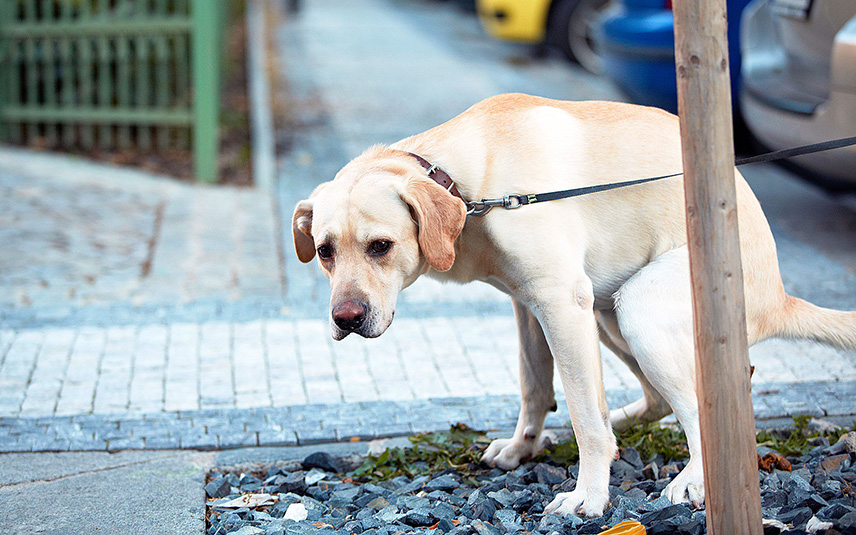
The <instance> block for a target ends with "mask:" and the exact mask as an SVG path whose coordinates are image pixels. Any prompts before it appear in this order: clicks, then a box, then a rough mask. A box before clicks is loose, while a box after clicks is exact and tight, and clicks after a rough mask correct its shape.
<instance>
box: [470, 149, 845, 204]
mask: <svg viewBox="0 0 856 535" xmlns="http://www.w3.org/2000/svg"><path fill="white" fill-rule="evenodd" d="M850 145H856V136H853V137H845V138H842V139H833V140H831V141H824V142H822V143H814V144H812V145H804V146H802V147H795V148H792V149H782V150H776V151H772V152H767V153H764V154H759V155H758V156H750V157H749V158H739V159H737V161H735V162H734V165H736V166H741V165H748V164H751V163H763V162H772V161H776V160H784V159H785V158H793V157H794V156H802V155H804V154H812V153H815V152H823V151H826V150H833V149H840V148H842V147H849V146H850ZM682 174H684V173H683V172H680V173H672V174H670V175H661V176H654V177H649V178H639V179H636V180H627V181H624V182H611V183H609V184H598V185H596V186H586V187H583V188H572V189H565V190H560V191H550V192H547V193H529V194H527V195H516V194H515V195H506V196H505V197H502V198H501V199H482V200H480V201H469V202H467V215H471V216H475V217H481V216H483V215H485V214H487V213H488V212H490V210H491V209H492V208H494V207H496V206H501V207H503V208H505V209H507V210H513V209H515V208H520V207H521V206H525V205H527V204H535V203H538V202H547V201H557V200H559V199H567V198H570V197H579V196H580V195H588V194H589V193H597V192H600V191H608V190H611V189H617V188H624V187H627V186H635V185H637V184H644V183H646V182H653V181H655V180H663V179H664V178H672V177H676V176H680V175H682Z"/></svg>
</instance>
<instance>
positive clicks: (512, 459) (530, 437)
mask: <svg viewBox="0 0 856 535" xmlns="http://www.w3.org/2000/svg"><path fill="white" fill-rule="evenodd" d="M513 303H514V316H515V318H516V319H517V335H518V339H519V342H520V391H521V404H520V415H519V416H518V418H517V428H516V429H515V430H514V436H513V437H511V438H501V439H497V440H494V441H493V442H491V444H490V446H489V447H488V448H487V451H485V453H484V456H483V457H482V461H484V462H486V463H488V464H490V465H491V466H498V467H500V468H503V469H505V470H511V469H512V468H516V467H517V466H518V465H520V463H521V462H525V461H526V460H528V459H530V458H532V457H534V456H536V455H538V454H539V453H540V452H541V450H542V449H543V446H544V444H543V441H542V439H541V431H542V430H543V429H544V418H545V417H546V416H547V411H550V410H556V399H555V396H554V395H553V356H552V355H551V354H550V347H549V346H548V345H547V339H546V338H545V337H544V331H543V330H542V329H541V325H540V324H539V323H538V320H537V319H536V318H535V316H533V315H532V313H531V312H529V309H528V308H526V306H524V305H523V304H521V303H520V302H519V301H517V300H516V299H514V300H513Z"/></svg>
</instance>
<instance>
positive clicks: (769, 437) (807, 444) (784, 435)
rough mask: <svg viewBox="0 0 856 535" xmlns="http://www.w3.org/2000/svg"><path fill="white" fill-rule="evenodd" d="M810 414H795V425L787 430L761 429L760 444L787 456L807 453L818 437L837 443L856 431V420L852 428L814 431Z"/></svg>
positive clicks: (757, 437)
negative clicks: (843, 436) (844, 436)
mask: <svg viewBox="0 0 856 535" xmlns="http://www.w3.org/2000/svg"><path fill="white" fill-rule="evenodd" d="M810 422H811V417H810V416H794V426H793V427H792V428H790V429H787V430H770V431H767V430H765V431H760V432H758V434H757V435H756V441H757V442H758V445H759V446H767V447H770V448H772V449H774V450H776V451H778V452H779V453H781V454H782V455H784V456H785V457H791V456H796V457H799V456H801V455H805V454H806V453H808V450H810V449H811V448H812V445H813V444H812V441H813V440H814V439H817V438H824V437H825V438H827V439H829V443H830V444H835V443H836V442H838V439H839V438H841V436H842V435H845V434H847V433H848V432H850V431H856V422H853V426H852V427H851V428H849V429H848V428H846V427H836V428H834V429H818V430H817V431H812V430H811V428H810V426H809V424H810Z"/></svg>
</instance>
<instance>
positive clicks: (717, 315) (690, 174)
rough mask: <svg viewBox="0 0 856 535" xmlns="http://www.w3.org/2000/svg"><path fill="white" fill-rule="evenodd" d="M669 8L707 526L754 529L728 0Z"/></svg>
mask: <svg viewBox="0 0 856 535" xmlns="http://www.w3.org/2000/svg"><path fill="white" fill-rule="evenodd" d="M673 8H674V14H675V61H676V66H677V80H678V111H679V114H680V118H681V144H682V151H683V165H684V177H685V178H684V184H685V192H686V203H687V233H688V236H687V237H688V243H689V252H690V272H691V279H692V290H693V316H694V328H695V348H696V381H697V383H698V389H697V390H698V393H699V421H700V424H701V436H702V452H703V457H704V477H705V491H706V492H705V494H706V502H707V506H706V508H707V532H708V533H709V534H711V535H760V534H761V533H762V527H761V497H760V490H759V486H758V468H757V461H756V452H755V425H754V413H753V411H752V396H751V392H750V385H749V376H750V373H749V354H748V350H747V333H746V311H745V309H744V300H743V299H744V296H743V272H742V267H741V263H740V242H739V235H738V225H737V217H738V213H737V203H736V191H735V170H734V145H733V140H732V126H731V95H730V89H729V76H728V39H727V35H726V25H727V22H726V18H725V0H704V1H695V0H677V1H676V2H674V4H673Z"/></svg>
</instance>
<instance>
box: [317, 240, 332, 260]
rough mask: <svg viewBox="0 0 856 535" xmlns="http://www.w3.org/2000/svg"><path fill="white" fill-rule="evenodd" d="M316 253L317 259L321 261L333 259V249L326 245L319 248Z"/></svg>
mask: <svg viewBox="0 0 856 535" xmlns="http://www.w3.org/2000/svg"><path fill="white" fill-rule="evenodd" d="M316 252H317V253H318V258H320V259H321V260H330V259H331V258H333V248H332V247H330V246H329V245H327V244H326V243H325V244H324V245H321V246H319V247H318V249H316Z"/></svg>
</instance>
